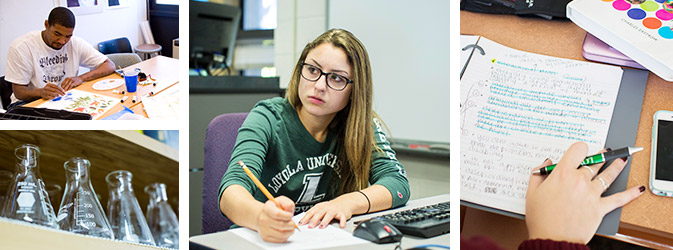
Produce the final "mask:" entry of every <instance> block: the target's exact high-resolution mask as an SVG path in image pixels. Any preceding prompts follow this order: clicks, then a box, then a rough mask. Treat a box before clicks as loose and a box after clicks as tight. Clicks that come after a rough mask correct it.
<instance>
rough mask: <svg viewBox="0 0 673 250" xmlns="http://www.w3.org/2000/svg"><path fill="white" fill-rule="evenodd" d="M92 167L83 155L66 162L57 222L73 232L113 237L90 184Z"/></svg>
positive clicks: (62, 227) (64, 228)
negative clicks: (90, 169)
mask: <svg viewBox="0 0 673 250" xmlns="http://www.w3.org/2000/svg"><path fill="white" fill-rule="evenodd" d="M90 166H91V163H89V160H87V159H84V158H80V157H73V158H71V159H70V160H68V161H67V162H65V164H63V168H65V180H66V183H65V191H64V192H63V199H62V201H61V206H60V209H59V210H58V216H57V220H58V224H59V226H61V229H63V230H67V231H71V232H74V233H78V234H85V235H91V236H97V237H103V238H110V239H114V235H113V234H112V227H110V223H109V222H108V220H107V217H105V213H104V212H103V207H102V206H101V205H100V202H99V201H98V198H96V192H95V191H94V190H93V186H92V185H91V180H90V175H89V167H90Z"/></svg>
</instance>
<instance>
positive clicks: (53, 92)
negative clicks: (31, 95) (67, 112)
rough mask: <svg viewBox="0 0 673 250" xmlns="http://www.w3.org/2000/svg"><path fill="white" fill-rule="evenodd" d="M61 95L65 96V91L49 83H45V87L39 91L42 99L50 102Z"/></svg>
mask: <svg viewBox="0 0 673 250" xmlns="http://www.w3.org/2000/svg"><path fill="white" fill-rule="evenodd" d="M62 95H65V90H63V88H61V86H59V85H56V84H54V83H52V82H51V81H47V85H45V86H44V88H41V89H40V97H41V98H42V99H46V100H51V99H54V98H56V97H59V96H62Z"/></svg>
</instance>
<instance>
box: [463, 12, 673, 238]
mask: <svg viewBox="0 0 673 250" xmlns="http://www.w3.org/2000/svg"><path fill="white" fill-rule="evenodd" d="M485 3H491V4H492V5H490V6H488V7H486V6H485V5H484V4H485ZM521 3H523V2H521ZM672 4H673V1H664V0H662V1H611V0H607V1H595V0H574V1H554V2H553V3H552V2H549V3H548V4H542V3H541V2H540V3H539V2H538V1H535V3H533V2H532V1H531V2H529V1H526V4H523V5H520V2H519V1H516V3H513V2H511V3H510V1H470V0H467V1H462V2H461V10H460V32H459V33H460V35H459V39H460V46H459V47H460V48H461V51H460V54H459V55H460V125H459V126H458V129H459V133H460V205H461V206H460V214H461V221H460V224H461V229H460V239H461V244H460V248H461V249H517V248H518V249H670V248H671V246H672V242H673V241H671V239H673V228H671V225H672V222H673V220H671V216H670V210H669V209H668V207H670V206H671V205H672V204H673V200H671V198H670V197H671V196H673V195H671V192H670V190H672V189H671V187H673V185H670V184H671V180H672V179H673V178H671V175H670V173H671V171H670V169H671V166H672V164H671V161H670V159H671V157H670V156H671V151H670V150H669V149H670V143H671V137H670V131H671V129H670V127H671V126H670V121H671V118H673V115H672V114H673V112H671V110H672V109H673V102H672V101H671V98H670V96H671V95H672V94H673V88H672V87H671V84H670V82H671V81H673V77H671V76H672V75H671V72H673V68H672V67H671V66H672V65H673V61H672V60H671V59H672V58H673V57H671V55H673V54H671V53H669V52H664V51H663V50H662V48H664V47H665V46H669V45H670V44H671V39H672V38H673V37H669V36H668V33H670V32H671V29H672V27H671V25H670V24H671V23H670V20H671V19H672V18H673V8H671V6H673V5H672ZM484 23H488V24H489V25H484ZM513 34H516V35H513ZM455 51H458V50H457V49H456V50H455Z"/></svg>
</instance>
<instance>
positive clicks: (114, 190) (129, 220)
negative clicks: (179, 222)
mask: <svg viewBox="0 0 673 250" xmlns="http://www.w3.org/2000/svg"><path fill="white" fill-rule="evenodd" d="M132 178H133V175H132V174H131V172H129V171H125V170H117V171H113V172H110V173H109V174H108V175H107V176H106V177H105V181H107V184H108V190H109V191H110V197H109V199H108V203H107V215H108V219H109V221H110V225H111V226H112V231H113V232H114V235H115V238H117V239H119V240H122V241H128V242H135V243H144V244H150V245H156V244H155V243H154V238H152V232H151V231H150V228H149V226H147V221H146V220H145V216H144V215H143V211H142V210H141V209H140V205H139V204H138V199H136V195H135V193H133V187H132V186H131V179H132Z"/></svg>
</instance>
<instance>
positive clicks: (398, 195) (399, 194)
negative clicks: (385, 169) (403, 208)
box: [397, 191, 404, 199]
mask: <svg viewBox="0 0 673 250" xmlns="http://www.w3.org/2000/svg"><path fill="white" fill-rule="evenodd" d="M397 197H400V199H402V198H403V197H404V196H403V195H402V193H400V191H397Z"/></svg>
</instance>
